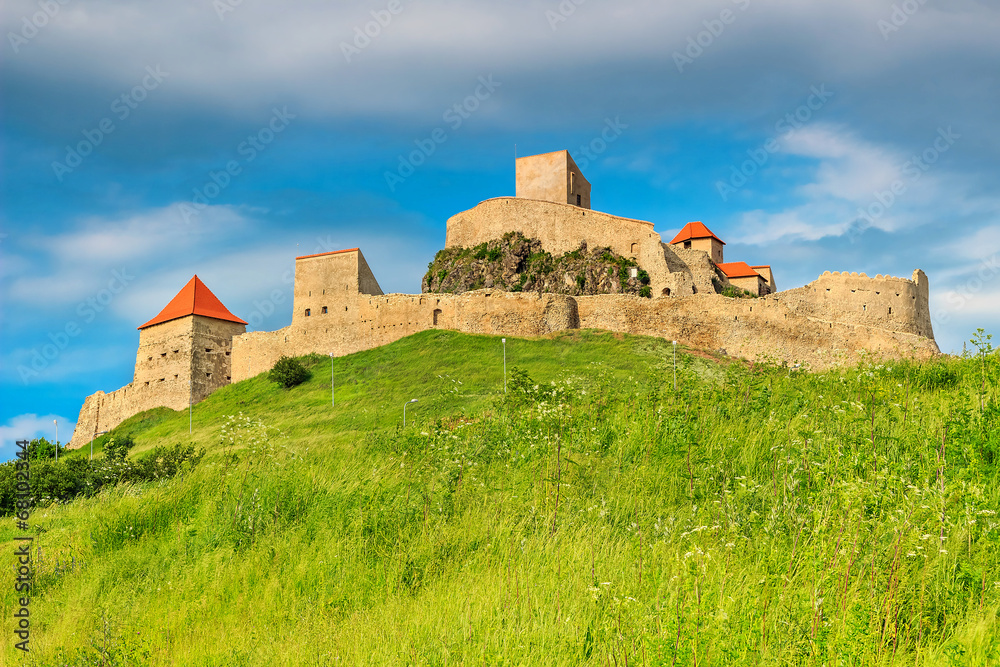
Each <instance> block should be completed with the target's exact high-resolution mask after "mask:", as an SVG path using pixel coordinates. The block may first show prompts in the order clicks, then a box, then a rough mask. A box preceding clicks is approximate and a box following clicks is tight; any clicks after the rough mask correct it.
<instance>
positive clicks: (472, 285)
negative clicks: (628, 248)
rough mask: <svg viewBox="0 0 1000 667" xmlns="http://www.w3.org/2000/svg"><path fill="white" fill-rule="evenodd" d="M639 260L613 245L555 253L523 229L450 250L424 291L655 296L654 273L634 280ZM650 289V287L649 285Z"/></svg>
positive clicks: (440, 256)
mask: <svg viewBox="0 0 1000 667" xmlns="http://www.w3.org/2000/svg"><path fill="white" fill-rule="evenodd" d="M636 266H638V265H637V264H636V262H635V260H633V259H630V258H627V257H622V256H620V255H617V254H615V253H614V252H613V251H612V250H611V249H610V248H595V249H593V250H588V249H587V246H586V244H583V245H581V247H580V248H578V249H577V250H573V251H570V252H567V253H565V254H563V255H562V256H560V257H553V256H552V255H551V254H549V253H548V252H546V251H545V250H544V249H543V248H542V244H541V242H540V241H538V240H537V239H529V238H526V237H525V236H523V235H522V234H520V233H518V232H509V233H507V234H505V235H504V236H503V237H502V238H499V239H496V240H494V241H490V242H488V243H481V244H479V245H477V246H475V247H472V248H445V249H444V250H441V251H439V252H438V253H437V255H436V256H435V257H434V261H433V262H431V263H430V264H429V265H428V266H427V273H426V275H425V276H424V280H423V291H424V292H440V293H454V294H458V293H461V292H468V291H472V290H476V289H481V288H483V287H487V288H491V289H497V290H503V291H507V292H522V291H523V292H546V293H551V294H571V295H585V294H636V295H639V296H646V297H649V296H652V294H651V291H650V290H649V289H648V285H649V282H650V278H649V273H647V272H646V271H645V270H643V269H639V270H638V271H637V274H638V275H637V276H636V277H635V278H632V277H631V275H630V273H631V272H630V269H631V268H632V267H636ZM644 287H647V288H646V289H643V288H644Z"/></svg>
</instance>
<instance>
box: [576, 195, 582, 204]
mask: <svg viewBox="0 0 1000 667" xmlns="http://www.w3.org/2000/svg"><path fill="white" fill-rule="evenodd" d="M582 202H583V197H581V196H580V195H577V196H576V205H577V206H581V205H582Z"/></svg>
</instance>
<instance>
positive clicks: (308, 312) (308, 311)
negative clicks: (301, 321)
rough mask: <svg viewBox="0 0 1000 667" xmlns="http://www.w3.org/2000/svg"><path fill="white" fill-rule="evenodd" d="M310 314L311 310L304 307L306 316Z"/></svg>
mask: <svg viewBox="0 0 1000 667" xmlns="http://www.w3.org/2000/svg"><path fill="white" fill-rule="evenodd" d="M310 315H312V310H310V309H309V308H306V317H309V316H310Z"/></svg>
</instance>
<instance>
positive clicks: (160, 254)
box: [5, 206, 248, 310]
mask: <svg viewBox="0 0 1000 667" xmlns="http://www.w3.org/2000/svg"><path fill="white" fill-rule="evenodd" d="M247 223H248V221H247V219H246V218H245V217H244V216H243V215H242V214H241V213H240V212H239V211H238V210H237V209H236V208H233V207H230V206H210V207H208V208H206V209H204V210H203V211H202V212H201V213H200V214H199V216H198V218H197V219H196V221H195V222H194V223H192V224H185V222H184V221H183V218H182V217H181V215H180V214H179V213H178V210H177V207H176V206H166V207H162V208H158V209H152V210H148V211H143V212H141V213H137V214H134V215H130V216H127V217H124V218H121V219H107V218H87V219H85V220H82V221H81V222H79V223H78V224H77V226H76V228H75V229H72V230H70V231H68V232H65V233H61V234H55V235H46V236H40V235H36V236H29V237H27V238H24V239H19V241H20V246H21V247H23V248H24V249H25V251H27V252H25V251H22V256H15V257H14V258H13V259H15V260H16V262H17V264H18V265H19V266H21V267H25V266H28V265H31V266H33V267H35V270H34V271H32V272H21V273H20V274H19V275H18V276H17V277H15V278H14V279H13V280H12V281H11V282H10V284H9V287H7V289H6V294H5V301H7V302H10V303H20V304H27V305H33V306H35V307H41V308H59V307H65V306H68V305H72V304H74V303H83V302H85V301H86V300H88V299H91V298H99V297H103V298H105V300H106V299H107V297H108V294H107V292H108V290H110V292H111V293H112V294H111V296H112V297H114V298H113V299H112V300H111V304H110V305H111V306H113V308H114V309H115V310H118V309H119V308H120V305H115V304H116V302H118V303H120V301H121V298H120V297H119V296H118V294H119V292H122V293H125V294H127V293H128V292H129V291H130V288H131V287H132V286H134V282H132V281H133V280H134V279H135V278H134V277H135V276H137V275H139V274H140V273H145V272H146V271H147V270H148V269H149V268H156V267H157V266H160V265H163V264H170V265H174V264H175V263H176V258H177V257H184V256H186V255H189V254H191V250H192V249H194V248H196V247H198V246H201V245H204V244H206V243H210V242H213V241H217V240H218V239H220V238H222V237H224V236H229V237H234V236H236V235H237V234H238V233H239V232H240V231H241V230H242V229H244V227H245V226H246V224H247ZM28 253H32V254H34V255H36V257H34V258H29V257H26V256H23V255H27V254H28ZM46 267H51V268H49V269H48V270H45V268H46ZM129 276H132V278H131V279H130V278H129ZM189 278H190V276H189ZM123 283H124V284H125V289H124V290H122V289H121V287H122V286H123ZM178 289H180V287H178ZM116 290H117V291H116ZM43 297H44V298H43ZM102 305H103V306H105V307H108V306H109V304H108V303H104V304H102ZM164 305H166V303H165V302H164Z"/></svg>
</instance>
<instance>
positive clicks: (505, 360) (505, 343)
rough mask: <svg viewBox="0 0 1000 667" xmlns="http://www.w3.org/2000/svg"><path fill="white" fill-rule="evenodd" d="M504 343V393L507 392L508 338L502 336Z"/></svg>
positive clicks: (501, 340)
mask: <svg viewBox="0 0 1000 667" xmlns="http://www.w3.org/2000/svg"><path fill="white" fill-rule="evenodd" d="M500 342H501V343H503V393H505V394H506V393H507V339H506V338H501V339H500Z"/></svg>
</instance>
